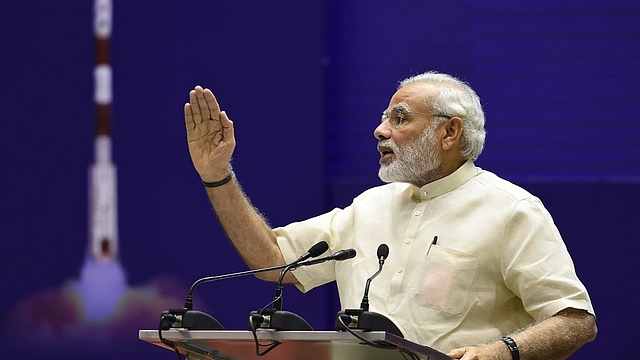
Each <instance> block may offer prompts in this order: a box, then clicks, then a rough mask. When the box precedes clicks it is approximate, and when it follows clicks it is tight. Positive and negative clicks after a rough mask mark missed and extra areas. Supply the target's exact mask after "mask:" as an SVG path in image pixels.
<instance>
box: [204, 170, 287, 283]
mask: <svg viewBox="0 0 640 360" xmlns="http://www.w3.org/2000/svg"><path fill="white" fill-rule="evenodd" d="M206 191H207V195H208V197H209V201H210V203H211V205H212V207H213V209H214V211H215V213H216V216H217V218H218V221H219V222H220V224H221V225H222V228H223V229H224V231H225V233H226V234H227V236H228V237H229V239H230V240H231V243H232V244H233V246H234V247H235V248H236V250H237V251H238V253H239V254H240V256H242V258H243V259H244V261H245V262H246V263H247V265H248V266H249V267H250V268H252V269H257V268H265V267H270V266H277V265H283V264H284V263H285V260H284V258H283V256H282V253H281V252H280V249H279V248H278V246H277V243H276V236H275V234H274V233H273V231H272V230H271V228H270V227H269V225H268V224H267V222H266V221H265V220H264V218H263V217H262V216H261V215H260V213H259V212H258V211H257V210H256V209H255V208H254V207H253V206H252V205H251V203H250V201H249V199H248V198H247V196H246V195H245V193H244V191H243V190H242V188H241V187H240V185H239V184H238V182H237V180H236V179H235V177H234V178H233V179H232V180H231V181H230V182H229V183H227V184H225V185H222V186H219V187H213V188H210V187H207V188H206ZM278 276H279V272H276V271H269V272H265V273H261V274H260V275H259V276H258V277H260V278H261V279H264V280H270V281H276V280H277V279H278ZM288 280H289V281H291V278H289V279H288Z"/></svg>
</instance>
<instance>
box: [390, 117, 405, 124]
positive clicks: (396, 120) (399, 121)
mask: <svg viewBox="0 0 640 360" xmlns="http://www.w3.org/2000/svg"><path fill="white" fill-rule="evenodd" d="M404 120H405V119H404V116H402V114H392V115H391V116H390V117H389V122H390V123H391V125H392V126H393V127H398V126H400V125H402V123H403V122H404Z"/></svg>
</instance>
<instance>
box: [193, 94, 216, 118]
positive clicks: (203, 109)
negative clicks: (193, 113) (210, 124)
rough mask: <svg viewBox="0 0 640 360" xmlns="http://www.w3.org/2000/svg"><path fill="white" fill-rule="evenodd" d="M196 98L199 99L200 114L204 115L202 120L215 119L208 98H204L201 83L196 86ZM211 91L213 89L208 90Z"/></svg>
mask: <svg viewBox="0 0 640 360" xmlns="http://www.w3.org/2000/svg"><path fill="white" fill-rule="evenodd" d="M195 91H196V100H197V101H198V107H199V108H200V115H201V116H202V120H203V121H204V120H210V119H213V117H211V111H210V110H209V105H208V104H207V100H206V99H205V98H204V90H203V89H202V87H201V86H200V85H198V86H196V88H195ZM208 92H209V93H211V90H209V91H208Z"/></svg>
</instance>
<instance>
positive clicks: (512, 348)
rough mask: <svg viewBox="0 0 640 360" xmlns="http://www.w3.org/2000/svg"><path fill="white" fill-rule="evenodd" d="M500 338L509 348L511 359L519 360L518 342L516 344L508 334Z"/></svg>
mask: <svg viewBox="0 0 640 360" xmlns="http://www.w3.org/2000/svg"><path fill="white" fill-rule="evenodd" d="M500 340H502V342H503V343H505V344H506V345H507V347H508V348H509V351H510V352H511V357H512V358H513V360H520V351H519V350H518V344H516V342H515V341H514V340H513V339H512V338H510V337H508V336H506V337H503V338H502V339H500Z"/></svg>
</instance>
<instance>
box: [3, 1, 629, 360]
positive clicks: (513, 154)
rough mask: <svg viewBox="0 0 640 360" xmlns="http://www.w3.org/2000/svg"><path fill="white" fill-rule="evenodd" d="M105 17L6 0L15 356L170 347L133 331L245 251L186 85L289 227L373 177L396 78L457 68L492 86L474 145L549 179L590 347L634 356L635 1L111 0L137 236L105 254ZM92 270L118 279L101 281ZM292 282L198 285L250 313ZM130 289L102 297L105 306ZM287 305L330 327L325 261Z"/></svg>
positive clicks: (334, 307)
mask: <svg viewBox="0 0 640 360" xmlns="http://www.w3.org/2000/svg"><path fill="white" fill-rule="evenodd" d="M92 17H93V2H91V1H79V0H74V1H60V2H51V1H42V0H39V1H31V2H28V3H26V2H18V1H5V2H3V3H2V4H0V37H1V40H2V42H1V43H2V48H3V56H2V60H0V64H1V66H2V74H3V76H2V80H3V81H2V83H1V85H0V98H1V99H2V100H1V101H2V104H3V117H2V119H3V121H2V125H1V128H2V132H1V134H2V141H1V142H0V149H1V150H2V160H1V161H2V167H1V169H2V179H3V181H2V184H3V188H4V192H3V194H4V195H3V197H2V206H1V207H0V211H1V212H0V216H1V218H2V219H3V221H2V225H3V230H2V232H1V233H0V236H1V237H2V239H3V242H2V243H3V244H4V245H5V246H4V249H3V251H2V255H0V274H1V277H0V280H1V281H2V283H3V284H5V285H4V286H3V292H2V293H3V295H2V297H1V298H0V299H1V300H0V308H1V309H2V312H3V319H4V321H3V326H2V336H3V338H4V339H5V343H7V342H8V343H9V344H8V351H9V354H10V355H12V356H18V355H21V356H22V358H24V359H35V358H52V359H53V358H60V357H61V356H64V357H65V358H67V359H70V360H73V359H84V358H92V359H116V358H117V359H137V360H144V359H162V358H163V357H166V358H167V359H172V358H175V355H173V354H172V353H170V352H168V351H167V350H164V349H161V348H159V347H156V346H153V345H151V344H148V343H145V342H142V341H140V340H138V330H139V329H156V328H157V326H158V320H159V315H160V312H161V311H162V310H164V309H168V308H177V307H182V305H183V303H184V300H185V296H186V294H187V291H188V288H189V286H190V285H191V284H192V283H193V282H194V281H195V280H196V279H198V278H200V277H203V276H207V275H215V274H223V273H230V272H237V271H243V270H246V269H247V268H246V266H245V265H244V263H243V262H242V260H241V259H240V257H239V256H238V255H237V254H236V252H235V250H234V249H233V246H232V245H230V243H229V242H228V240H227V239H226V238H225V235H224V233H223V231H222V230H221V228H220V227H219V225H218V224H217V222H216V219H215V215H214V214H213V212H212V211H211V209H210V206H209V204H208V202H207V200H206V197H205V193H204V190H203V188H202V186H201V185H200V182H199V178H198V176H197V174H196V172H195V170H194V169H193V166H192V165H191V162H190V159H189V154H188V151H187V145H186V135H185V130H184V123H183V114H182V107H183V104H184V103H185V102H186V101H188V92H189V90H191V89H192V88H193V87H194V86H195V85H202V86H205V87H209V88H211V89H212V90H213V92H214V93H215V94H216V96H217V98H218V100H219V102H220V104H221V106H222V108H223V109H224V110H227V112H228V114H229V116H230V117H231V119H232V120H233V121H234V124H235V132H236V137H237V143H238V145H237V150H236V153H235V155H234V159H233V163H234V168H235V171H236V174H237V176H238V179H239V180H240V182H241V183H242V186H243V187H244V188H245V190H246V191H247V193H248V194H249V196H250V197H251V200H252V202H253V204H254V205H255V206H256V207H257V208H259V209H260V210H261V211H262V212H263V213H264V214H265V216H266V217H267V219H268V220H269V222H270V223H271V224H272V225H274V226H275V225H283V224H286V223H289V222H292V221H296V220H300V219H304V218H307V217H310V216H313V215H316V214H319V213H321V212H324V211H327V210H330V209H331V208H333V207H342V206H345V205H347V204H348V203H349V202H350V201H351V199H352V198H353V197H354V196H355V195H357V194H358V193H360V192H361V191H362V190H364V189H366V188H368V187H371V186H375V185H379V184H380V181H379V180H378V179H377V175H376V174H377V168H378V165H377V158H378V154H377V151H376V149H375V145H376V142H375V139H374V137H373V130H374V128H375V126H376V125H377V123H378V122H379V119H380V113H381V112H382V110H383V109H384V108H385V107H386V104H387V102H388V100H389V98H390V97H391V95H392V94H393V92H394V90H395V87H396V85H397V83H398V81H399V80H401V79H403V78H405V77H407V76H410V75H414V74H417V73H419V72H423V71H426V70H439V71H443V72H448V73H451V74H454V75H456V76H459V77H461V78H463V79H464V80H466V81H468V82H469V83H470V84H471V85H472V86H473V87H474V88H475V89H476V90H477V92H478V93H479V95H480V97H481V99H482V100H483V103H484V106H485V110H486V116H487V130H488V135H487V143H486V148H485V151H484V153H483V154H482V155H481V157H480V159H479V160H478V162H477V164H478V165H479V166H481V167H483V168H486V169H488V170H491V171H493V172H495V173H497V174H498V175H500V176H503V177H505V178H507V179H510V180H512V181H514V182H516V183H518V184H520V185H522V186H523V187H525V188H527V189H528V190H530V191H531V192H532V193H534V194H535V195H538V196H539V197H540V198H541V199H542V201H543V202H544V203H545V204H546V205H547V207H548V208H549V210H550V211H551V213H552V215H554V218H555V221H556V223H557V225H558V227H559V228H560V231H561V233H562V234H563V236H564V238H565V241H566V243H567V246H568V248H569V251H570V252H571V253H572V255H573V258H574V261H575V263H576V268H577V272H578V275H579V276H580V277H581V279H582V280H583V281H584V282H585V284H586V285H587V287H588V289H589V291H590V294H591V297H592V300H593V302H594V306H595V309H596V312H597V315H598V325H599V330H600V333H599V335H598V338H597V339H596V341H595V342H593V343H590V344H588V345H586V346H585V347H584V348H583V349H582V350H580V351H579V352H578V353H576V354H575V355H574V356H573V357H572V359H585V360H586V359H595V358H617V357H626V358H633V356H634V355H633V353H632V351H633V349H634V348H635V346H633V345H636V344H637V339H636V338H635V334H634V333H633V332H632V331H631V325H632V324H635V323H637V322H640V314H639V311H638V310H637V307H636V306H634V305H635V304H633V303H632V300H631V299H632V297H631V296H627V295H626V294H627V293H628V292H630V291H633V286H635V284H638V283H640V275H639V272H638V271H637V270H636V269H635V267H634V266H633V263H634V261H633V260H634V259H633V255H634V254H637V253H638V251H639V250H640V249H639V247H638V245H637V241H636V238H637V236H636V233H637V231H635V230H633V229H635V226H633V225H634V222H635V221H636V217H637V216H638V214H639V213H640V212H639V211H638V205H637V204H638V203H640V182H639V180H640V160H638V159H639V158H640V118H639V115H638V114H640V90H638V89H640V70H639V69H638V66H637V64H639V63H640V47H639V46H638V44H640V25H639V24H640V3H639V2H636V1H622V0H613V1H612V0H608V1H605V0H586V1H573V0H571V1H551V0H548V1H535V0H529V1H513V0H484V1H481V0H476V1H473V0H464V1H463V0H453V1H446V2H445V1H415V0H399V1H393V2H383V1H375V2H371V1H364V0H356V1H338V0H324V1H321V0H313V1H293V0H285V1H280V2H245V1H232V0H222V1H182V2H175V1H166V0H159V1H154V2H146V1H118V0H115V1H114V3H113V33H112V35H111V38H110V58H109V60H110V64H111V66H112V69H113V84H112V85H113V86H112V88H113V102H112V107H111V117H110V118H111V142H112V146H113V155H112V157H113V162H114V165H115V167H116V168H117V221H118V226H117V230H118V238H119V241H118V249H119V251H118V254H117V255H118V256H117V259H116V261H115V262H113V264H112V265H113V266H112V267H111V268H109V269H108V271H107V270H105V269H104V268H96V267H95V266H93V265H95V264H91V262H90V261H87V258H88V256H87V254H88V251H89V250H88V247H89V236H88V233H89V226H88V223H89V201H88V199H89V176H88V173H89V168H90V167H91V166H92V164H93V163H94V156H95V154H94V142H95V137H94V136H95V122H96V116H97V115H96V109H95V105H94V90H93V88H94V77H93V71H94V70H93V67H94V61H95V60H94V59H95V57H96V54H95V48H94V34H93V30H92V26H93V25H92V22H93V19H92ZM372 241H377V242H383V241H390V239H372ZM89 258H90V257H89ZM96 269H97V270H96ZM109 271H111V272H109ZM107 273H108V274H112V275H113V276H111V277H106V275H105V274H107ZM96 274H99V276H98V275H96ZM114 278H117V279H120V280H118V281H115V280H113V279H114ZM87 279H93V280H92V281H88V282H87ZM378 285H380V284H378ZM372 286H376V284H375V282H374V283H373V284H372ZM87 289H94V290H95V291H98V294H105V296H104V297H103V296H95V293H94V298H93V299H89V298H87V297H86V294H87V291H89V290H87ZM96 289H97V290H96ZM110 289H116V290H113V291H111V290H110ZM274 290H275V286H274V284H271V283H264V282H261V281H259V280H257V279H255V278H253V277H245V278H238V279H233V280H225V281H220V282H216V283H211V284H204V285H201V286H200V287H198V289H197V291H196V294H195V298H194V302H195V308H197V309H201V310H204V311H206V312H208V313H210V314H211V315H213V316H214V317H215V318H216V319H217V320H219V321H220V322H221V324H222V325H223V326H224V327H225V328H226V329H230V330H234V329H245V328H246V322H247V316H248V314H249V312H250V311H252V310H256V309H258V308H262V307H263V306H265V305H267V303H269V301H271V299H272V298H273V292H274ZM100 291H102V292H100ZM89 292H90V291H89ZM114 294H115V295H114ZM116 295H117V302H115V303H113V305H114V307H113V308H110V310H109V312H108V313H100V311H98V310H96V308H95V307H92V306H94V305H95V303H96V302H97V303H100V301H101V300H103V301H106V300H105V299H106V298H107V297H109V296H116ZM96 297H97V298H98V300H96V299H95V298H96ZM283 305H284V306H283V307H284V308H285V309H286V310H289V311H292V312H295V313H297V314H299V315H301V316H302V317H304V318H305V319H306V320H307V321H309V323H310V324H311V325H312V326H313V327H314V328H315V329H317V330H331V329H333V321H334V316H335V313H336V312H337V311H338V310H339V304H338V301H337V292H336V289H335V287H334V286H333V285H331V284H329V285H326V286H323V287H321V288H318V289H314V290H312V291H311V292H309V293H307V294H301V293H299V292H298V290H296V289H295V288H294V287H290V286H288V287H285V289H284V303H283ZM427 345H428V344H427Z"/></svg>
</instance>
